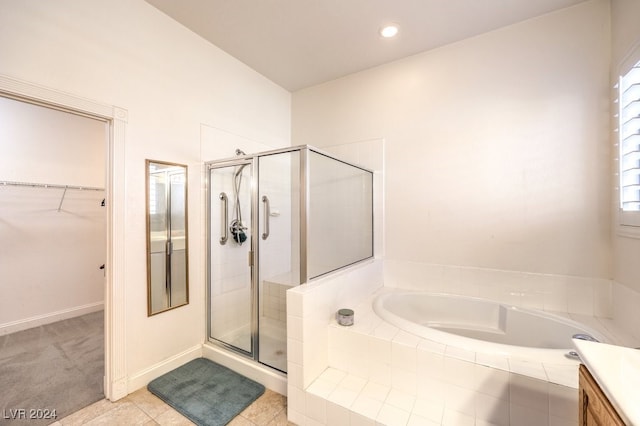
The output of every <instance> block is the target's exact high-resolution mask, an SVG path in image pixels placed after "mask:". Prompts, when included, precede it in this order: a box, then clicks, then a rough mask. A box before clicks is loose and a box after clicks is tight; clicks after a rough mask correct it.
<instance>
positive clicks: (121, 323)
mask: <svg viewBox="0 0 640 426" xmlns="http://www.w3.org/2000/svg"><path fill="white" fill-rule="evenodd" d="M3 94H4V95H6V96H11V97H16V98H18V99H23V100H25V101H27V102H29V101H30V102H36V103H40V104H43V105H45V106H50V107H52V108H62V109H65V110H67V111H70V112H76V113H79V114H84V115H90V116H94V117H98V118H101V119H105V120H107V121H109V122H110V134H109V143H108V156H107V181H106V188H105V189H106V199H107V262H106V286H105V299H104V310H105V360H104V361H105V380H104V384H105V386H104V391H105V396H106V397H107V398H108V399H110V400H112V401H115V400H117V399H120V398H122V397H124V396H126V395H127V393H126V386H124V385H123V384H124V383H126V375H127V373H126V371H127V370H126V358H125V354H126V347H125V346H126V341H125V322H126V318H125V315H124V312H125V292H124V290H125V280H124V262H125V258H126V257H125V244H124V241H125V240H124V235H125V229H124V225H125V209H124V204H125V189H126V187H125V164H124V160H125V149H124V148H125V128H126V123H127V117H128V113H127V110H125V109H122V108H118V107H115V106H112V105H106V104H102V103H98V102H95V101H92V100H89V99H85V98H81V97H79V96H75V95H72V94H68V93H64V92H60V91H57V90H53V89H50V88H47V87H44V86H40V85H37V84H33V83H28V82H25V81H21V80H17V79H15V78H11V77H8V76H4V75H0V95H3Z"/></svg>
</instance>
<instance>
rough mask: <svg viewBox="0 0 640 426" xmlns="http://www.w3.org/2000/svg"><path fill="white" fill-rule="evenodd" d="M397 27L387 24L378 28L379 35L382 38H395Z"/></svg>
mask: <svg viewBox="0 0 640 426" xmlns="http://www.w3.org/2000/svg"><path fill="white" fill-rule="evenodd" d="M398 30H399V27H398V25H397V24H389V25H385V26H384V27H382V28H380V35H381V36H382V37H384V38H391V37H395V36H396V35H397V34H398Z"/></svg>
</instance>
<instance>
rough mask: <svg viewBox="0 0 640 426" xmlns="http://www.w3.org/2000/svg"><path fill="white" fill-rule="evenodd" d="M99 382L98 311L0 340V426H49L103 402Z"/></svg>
mask: <svg viewBox="0 0 640 426" xmlns="http://www.w3.org/2000/svg"><path fill="white" fill-rule="evenodd" d="M103 376H104V313H103V311H99V312H94V313H91V314H87V315H83V316H80V317H76V318H71V319H67V320H64V321H59V322H55V323H52V324H47V325H43V326H39V327H34V328H32V329H29V330H24V331H20V332H17V333H12V334H7V335H5V336H0V389H1V391H0V424H2V425H26V424H28V425H30V426H36V425H48V424H51V423H53V422H55V421H56V420H58V419H61V418H63V417H65V416H67V415H69V414H71V413H73V412H75V411H77V410H79V409H81V408H83V407H86V406H87V405H90V404H92V403H94V402H96V401H98V400H100V399H103V398H104V389H103ZM53 410H55V415H56V418H52V416H51V414H53ZM38 417H40V418H38ZM42 417H49V418H42Z"/></svg>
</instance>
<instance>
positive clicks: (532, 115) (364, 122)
mask: <svg viewBox="0 0 640 426" xmlns="http://www.w3.org/2000/svg"><path fill="white" fill-rule="evenodd" d="M609 49H610V46H609V7H608V2H607V1H602V0H594V1H589V2H585V3H582V4H580V5H578V6H575V7H572V8H569V9H565V10H562V11H559V12H555V13H552V14H549V15H545V16H542V17H540V18H537V19H533V20H529V21H526V22H523V23H519V24H516V25H513V26H510V27H507V28H503V29H500V30H497V31H494V32H491V33H487V34H484V35H481V36H478V37H474V38H471V39H467V40H464V41H461V42H459V43H455V44H452V45H448V46H445V47H442V48H440V49H436V50H433V51H429V52H425V53H422V54H418V55H415V56H412V57H408V58H405V59H403V60H400V61H396V62H393V63H390V64H387V65H383V66H380V67H378V68H375V69H372V70H368V71H364V72H361V73H357V74H353V75H350V76H347V77H344V78H341V79H338V80H335V81H332V82H329V83H326V84H322V85H319V86H315V87H311V88H308V89H305V90H301V91H299V92H296V93H294V95H293V113H292V122H293V123H292V140H293V143H294V144H298V143H301V142H302V141H304V143H309V144H313V145H317V146H320V147H322V146H324V145H327V144H335V143H340V142H349V141H357V140H364V139H371V138H376V137H380V138H384V139H385V141H386V155H385V167H386V176H385V186H386V193H385V197H386V198H385V215H386V217H385V227H386V228H385V231H386V232H385V240H386V243H385V253H386V257H387V258H388V259H391V260H403V261H412V262H424V263H431V264H444V265H461V266H472V267H483V268H495V269H502V270H515V271H527V272H537V273H546V274H563V275H575V276H585V277H598V278H609V277H610V270H611V266H610V264H611V259H610V244H609V232H610V222H609V220H610V210H609V203H608V200H609V197H610V189H609V182H610V180H609V163H608V156H609V148H608V144H607V138H608V107H607V105H608V104H607V100H608V96H609V92H608V66H607V64H608V61H609Z"/></svg>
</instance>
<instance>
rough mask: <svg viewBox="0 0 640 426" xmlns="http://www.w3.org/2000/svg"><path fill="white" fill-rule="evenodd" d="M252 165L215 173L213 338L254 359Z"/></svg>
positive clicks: (211, 228)
mask: <svg viewBox="0 0 640 426" xmlns="http://www.w3.org/2000/svg"><path fill="white" fill-rule="evenodd" d="M251 170H252V167H251V163H250V162H247V161H244V162H239V163H237V164H234V165H232V166H223V167H213V168H210V169H209V188H210V191H209V212H210V226H209V262H211V264H210V267H209V274H210V275H209V299H210V300H209V319H208V320H209V321H208V322H209V338H210V339H215V340H217V341H220V342H222V343H224V344H226V345H230V346H232V347H233V348H235V349H236V350H239V351H241V352H243V353H246V354H248V355H251V356H253V354H254V347H255V345H254V338H253V336H254V333H253V326H252V325H253V321H252V307H253V304H252V300H253V298H254V297H253V287H252V285H251V283H252V266H251V259H252V255H253V250H252V238H251V230H252V217H251V207H252V205H251Z"/></svg>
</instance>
